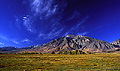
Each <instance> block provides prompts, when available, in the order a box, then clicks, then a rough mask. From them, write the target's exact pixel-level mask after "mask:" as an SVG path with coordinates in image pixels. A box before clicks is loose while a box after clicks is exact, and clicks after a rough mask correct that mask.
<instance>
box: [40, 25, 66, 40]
mask: <svg viewBox="0 0 120 71" xmlns="http://www.w3.org/2000/svg"><path fill="white" fill-rule="evenodd" d="M64 28H65V27H63V28H61V29H59V30H57V31H56V30H55V29H53V30H52V31H51V32H49V33H48V34H43V33H40V34H39V38H41V37H42V38H44V39H53V38H55V37H57V36H59V35H60V33H62V31H63V30H64Z"/></svg>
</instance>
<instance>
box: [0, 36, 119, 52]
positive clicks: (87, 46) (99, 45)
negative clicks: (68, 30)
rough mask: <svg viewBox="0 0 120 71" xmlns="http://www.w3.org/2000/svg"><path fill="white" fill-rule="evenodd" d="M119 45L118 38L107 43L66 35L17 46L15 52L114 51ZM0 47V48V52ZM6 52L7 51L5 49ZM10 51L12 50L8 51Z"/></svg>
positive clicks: (85, 37)
mask: <svg viewBox="0 0 120 71" xmlns="http://www.w3.org/2000/svg"><path fill="white" fill-rule="evenodd" d="M119 47H120V39H119V40H116V41H114V42H111V43H108V42H105V41H102V40H97V39H94V38H90V37H87V36H81V35H66V36H63V37H60V38H58V39H55V40H52V41H50V42H48V43H46V44H43V45H36V46H29V47H26V48H18V49H14V50H16V51H15V53H20V52H26V51H28V52H41V53H51V51H54V52H58V51H60V52H64V51H65V50H67V51H73V50H81V51H89V52H107V51H116V50H118V49H119ZM1 50H2V48H1V49H0V52H4V53H6V52H5V51H1ZM7 52H8V51H7ZM9 52H10V53H12V50H10V51H9Z"/></svg>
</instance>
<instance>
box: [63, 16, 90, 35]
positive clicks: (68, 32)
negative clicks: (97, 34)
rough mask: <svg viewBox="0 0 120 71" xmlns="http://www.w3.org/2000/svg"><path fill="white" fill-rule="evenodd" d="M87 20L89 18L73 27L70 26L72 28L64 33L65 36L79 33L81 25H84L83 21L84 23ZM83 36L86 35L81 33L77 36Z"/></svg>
mask: <svg viewBox="0 0 120 71" xmlns="http://www.w3.org/2000/svg"><path fill="white" fill-rule="evenodd" d="M88 18H89V16H86V17H85V18H84V19H83V20H82V21H78V23H77V24H75V25H74V26H72V27H71V28H70V29H69V30H68V31H67V32H66V33H65V35H67V34H70V33H76V34H79V33H80V31H79V30H80V27H81V25H82V24H84V23H85V21H86V20H87V19H88ZM85 34H87V33H86V32H85V33H81V34H79V35H85Z"/></svg>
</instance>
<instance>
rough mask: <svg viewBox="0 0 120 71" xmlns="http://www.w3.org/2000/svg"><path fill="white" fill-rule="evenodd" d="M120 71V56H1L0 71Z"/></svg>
mask: <svg viewBox="0 0 120 71" xmlns="http://www.w3.org/2000/svg"><path fill="white" fill-rule="evenodd" d="M109 69H110V70H120V55H118V54H110V53H109V54H85V55H84V54H81V55H69V54H67V55H64V54H60V55H59V54H43V55H40V54H24V55H23V54H0V71H4V70H10V71H13V70H14V71H15V70H19V71H21V70H22V71H23V70H33V71H34V70H35V71H40V70H43V71H79V70H83V71H84V70H96V71H97V70H109Z"/></svg>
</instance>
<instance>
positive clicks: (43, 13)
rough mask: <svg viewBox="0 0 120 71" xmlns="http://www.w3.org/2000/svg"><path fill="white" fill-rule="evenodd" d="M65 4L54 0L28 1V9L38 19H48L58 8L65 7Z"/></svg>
mask: <svg viewBox="0 0 120 71" xmlns="http://www.w3.org/2000/svg"><path fill="white" fill-rule="evenodd" d="M66 5H67V3H66V2H65V1H64V0H62V1H60V2H58V1H56V0H47V1H46V0H32V1H30V7H31V10H32V12H33V14H34V15H39V16H40V19H43V18H46V17H49V16H51V15H53V14H55V13H56V12H57V11H58V10H59V8H61V11H62V8H63V7H65V6H66Z"/></svg>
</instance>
